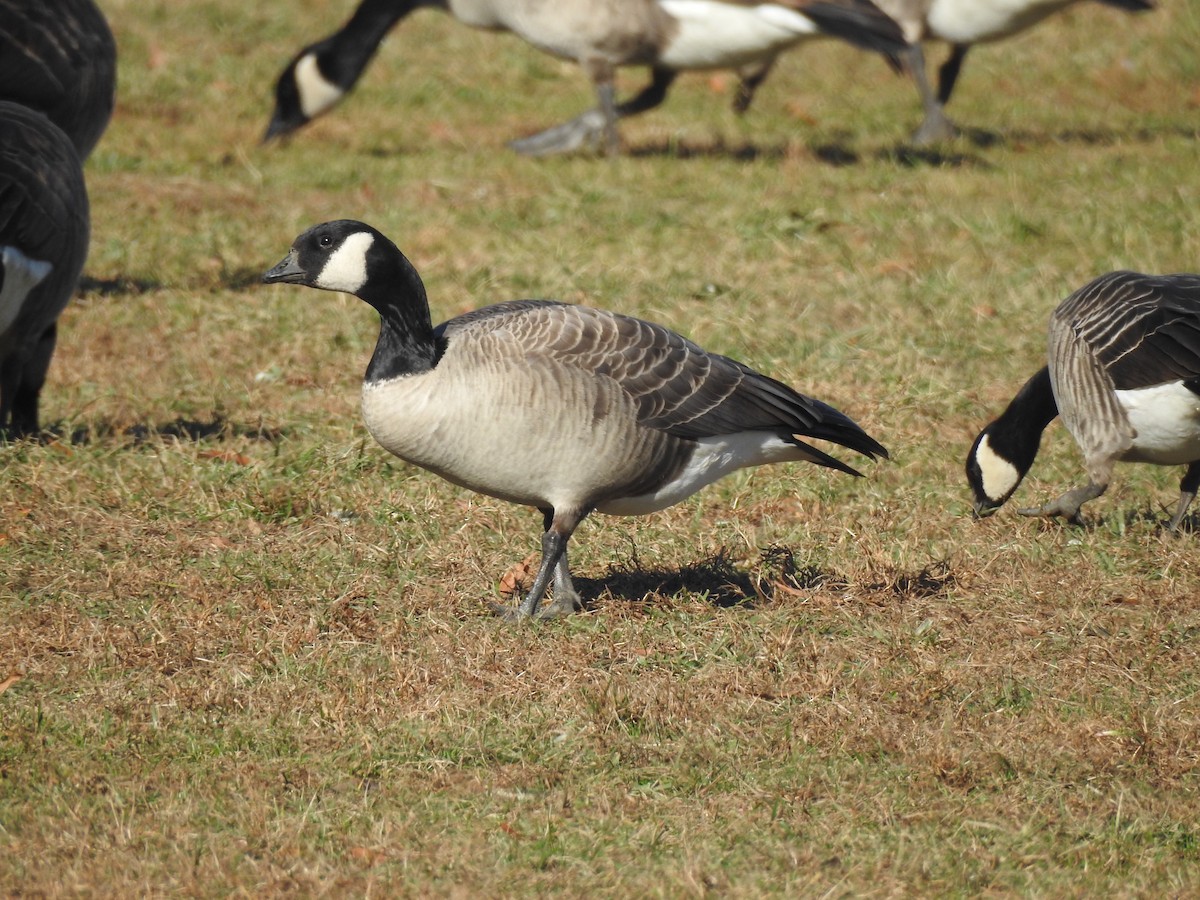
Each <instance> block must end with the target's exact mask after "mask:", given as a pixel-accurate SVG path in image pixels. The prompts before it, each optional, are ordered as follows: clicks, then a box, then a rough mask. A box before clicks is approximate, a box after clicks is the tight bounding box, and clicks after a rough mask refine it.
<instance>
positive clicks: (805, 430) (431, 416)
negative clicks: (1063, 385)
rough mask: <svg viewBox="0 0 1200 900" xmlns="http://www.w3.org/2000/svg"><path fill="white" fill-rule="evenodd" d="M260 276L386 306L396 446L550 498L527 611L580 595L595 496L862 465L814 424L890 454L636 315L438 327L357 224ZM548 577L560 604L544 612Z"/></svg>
mask: <svg viewBox="0 0 1200 900" xmlns="http://www.w3.org/2000/svg"><path fill="white" fill-rule="evenodd" d="M263 280H264V281H266V282H268V283H274V282H287V283H291V284H303V285H308V286H309V287H315V288H321V289H324V290H330V291H344V292H346V293H350V294H355V295H356V296H358V297H360V298H361V299H363V300H365V301H366V302H367V303H369V304H370V305H371V306H373V307H374V308H375V310H376V311H377V312H378V313H379V315H380V317H381V320H382V321H381V325H380V332H379V340H378V343H377V344H376V346H375V352H374V355H373V356H372V357H371V362H370V364H369V365H368V367H367V372H366V377H365V378H364V381H363V389H362V405H363V416H364V418H365V420H366V424H367V428H368V429H369V430H370V432H371V434H372V435H373V436H374V437H375V439H376V440H377V441H379V443H380V444H382V445H383V446H384V447H385V448H386V449H387V450H389V451H391V452H392V453H394V454H395V455H396V456H399V457H400V458H401V459H404V460H407V461H408V462H410V463H413V464H415V465H418V466H421V467H422V468H426V469H429V470H430V471H432V472H435V473H436V474H438V475H440V476H442V477H443V478H445V479H446V480H448V481H451V482H453V483H455V484H458V485H461V486H463V487H467V488H470V489H471V490H473V491H477V492H479V493H482V494H487V495H489V496H492V497H498V498H500V499H502V500H507V501H510V502H513V503H520V504H524V505H526V506H533V507H536V508H537V509H539V510H541V512H542V515H543V521H544V527H545V534H544V535H543V537H542V562H541V566H540V568H539V570H538V573H537V577H536V579H535V581H534V584H533V587H532V588H531V589H530V591H529V594H528V595H527V596H526V597H525V598H524V600H523V602H522V603H521V604H520V607H519V608H518V609H517V610H516V613H515V615H516V616H519V617H532V616H538V617H539V618H541V617H547V616H550V615H558V614H562V613H568V612H573V611H575V610H577V609H579V608H580V600H579V596H578V594H577V593H576V591H575V588H574V586H573V585H572V582H571V575H570V570H569V568H568V564H567V542H568V541H569V539H570V537H571V534H572V533H573V532H574V531H575V529H576V527H577V526H578V525H579V523H580V522H581V521H582V520H583V518H584V517H585V516H587V515H588V513H590V512H592V511H593V510H599V511H600V512H603V513H610V514H613V515H639V514H643V513H649V512H653V511H655V510H659V509H665V508H666V507H668V506H671V505H672V504H675V503H678V502H679V501H681V500H683V499H684V498H685V497H688V496H690V495H691V494H693V493H695V492H696V491H698V490H700V488H702V487H704V486H705V485H707V484H711V483H712V482H714V481H716V480H717V479H719V478H721V477H722V476H724V475H726V474H728V473H730V472H732V471H734V470H735V469H739V468H743V467H746V466H756V465H761V464H763V463H770V462H783V461H789V460H807V461H808V462H812V463H816V464H817V465H821V466H828V467H830V468H833V469H838V470H839V471H842V472H848V473H850V474H853V475H857V474H859V473H858V472H856V471H855V470H854V469H852V468H851V467H850V466H848V465H846V464H845V463H843V462H841V461H840V460H837V459H835V458H833V457H832V456H829V455H828V454H826V453H824V452H823V451H821V450H818V449H817V448H815V447H810V446H809V445H808V444H806V443H804V442H803V441H802V440H801V438H802V437H810V438H816V439H819V440H824V441H830V442H832V443H835V444H840V445H842V446H845V447H848V448H850V449H852V450H856V451H858V452H859V453H862V454H864V455H865V456H867V457H869V458H872V459H873V458H875V457H886V456H887V451H886V450H885V449H884V448H883V447H882V446H881V445H880V444H879V443H878V442H876V441H875V440H874V439H872V438H871V437H869V436H868V435H867V434H866V433H865V432H864V431H863V430H862V429H861V428H859V427H858V426H857V425H855V424H854V423H853V422H852V421H850V419H849V418H847V417H846V416H844V415H843V414H842V413H840V412H838V411H837V410H836V409H834V408H833V407H831V406H828V405H826V404H825V403H822V402H821V401H819V400H814V399H812V398H810V397H806V396H804V395H802V394H799V393H797V392H795V391H793V390H792V389H791V388H789V387H787V386H786V385H784V384H782V383H780V382H778V381H775V380H774V379H772V378H768V377H767V376H765V375H760V374H759V373H757V372H755V371H753V370H752V369H750V368H748V367H746V366H744V365H742V364H741V363H739V362H735V361H734V360H732V359H728V358H726V357H724V356H717V355H715V354H712V353H707V352H705V351H704V350H702V349H701V348H700V347H698V346H696V345H695V344H693V343H691V342H690V341H688V340H686V339H684V338H682V337H680V336H679V335H677V334H675V333H674V332H672V331H668V330H667V329H666V328H663V327H662V326H661V325H655V324H652V323H650V322H644V321H642V320H640V319H634V318H630V317H629V316H623V315H618V314H616V313H611V312H605V311H603V310H598V309H591V308H588V307H584V306H571V305H568V304H564V303H557V302H553V301H545V300H521V301H515V302H511V303H500V304H497V305H495V306H487V307H484V308H483V309H478V310H475V311H473V312H469V313H466V314H465V315H461V316H458V317H457V318H454V319H451V320H450V321H448V322H444V323H442V324H441V325H438V326H437V327H436V328H435V327H434V326H433V324H432V322H431V320H430V316H429V304H428V301H427V299H426V295H425V288H424V286H423V285H422V283H421V279H420V277H419V276H418V275H417V272H416V270H415V269H414V268H413V266H412V264H411V263H410V262H409V261H408V259H406V258H405V256H404V254H402V253H401V252H400V250H399V249H397V247H396V245H395V244H393V243H392V242H391V241H390V240H388V239H387V238H386V237H384V236H383V235H382V234H380V233H379V232H378V231H376V230H375V229H374V228H371V227H370V226H368V225H364V224H362V223H361V222H353V221H338V222H327V223H325V224H322V225H317V226H316V227H314V228H311V229H309V230H308V231H306V232H305V233H304V234H302V235H300V236H299V237H298V238H296V241H295V243H294V244H293V245H292V248H291V251H290V252H289V253H288V255H287V257H286V258H285V259H284V260H283V261H282V262H280V263H279V265H277V266H275V267H274V268H273V269H271V270H270V271H269V272H267V273H266V275H264V276H263ZM514 440H515V441H517V442H518V444H519V447H518V449H517V450H516V451H515V452H505V451H504V449H503V448H505V447H509V448H510V449H511V448H512V446H513V441H514ZM551 580H553V584H554V598H555V599H554V604H553V605H552V606H547V607H545V608H543V609H542V610H541V611H540V612H539V605H540V604H541V601H542V598H543V595H544V594H545V592H546V590H547V588H548V587H549V585H550V583H551Z"/></svg>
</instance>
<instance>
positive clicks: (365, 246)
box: [313, 231, 375, 294]
mask: <svg viewBox="0 0 1200 900" xmlns="http://www.w3.org/2000/svg"><path fill="white" fill-rule="evenodd" d="M373 243H375V235H373V234H371V233H370V232H369V231H356V232H354V234H352V235H350V236H349V237H347V238H346V239H345V240H344V241H342V245H341V246H340V247H338V248H337V249H336V250H334V251H333V253H331V254H330V255H329V259H328V260H326V262H325V265H324V266H323V267H322V268H321V274H320V275H318V276H317V279H316V281H314V282H313V284H314V285H315V286H316V287H319V288H323V289H325V290H327V291H342V292H344V293H347V294H356V293H358V290H359V288H361V287H362V286H363V285H364V284H366V283H367V251H368V250H370V249H371V245H372V244H373Z"/></svg>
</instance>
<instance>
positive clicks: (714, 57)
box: [659, 0, 820, 69]
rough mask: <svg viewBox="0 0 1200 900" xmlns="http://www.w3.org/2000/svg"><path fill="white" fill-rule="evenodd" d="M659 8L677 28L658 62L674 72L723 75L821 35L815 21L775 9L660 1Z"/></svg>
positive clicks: (711, 0)
mask: <svg viewBox="0 0 1200 900" xmlns="http://www.w3.org/2000/svg"><path fill="white" fill-rule="evenodd" d="M660 5H661V6H662V8H663V9H665V10H666V11H667V14H668V15H670V16H671V17H672V18H674V19H675V20H676V22H678V24H679V31H678V32H677V33H676V34H675V36H674V38H673V39H672V40H671V42H670V44H668V45H667V47H665V48H664V49H663V53H662V56H661V58H660V60H659V61H660V62H661V63H662V64H663V65H665V66H667V67H669V68H672V69H724V68H732V67H736V66H740V65H744V64H746V63H751V62H758V61H759V60H762V59H765V58H768V57H771V56H773V55H774V54H776V53H778V52H779V51H781V50H783V49H785V48H786V47H790V46H791V45H792V44H794V43H796V42H797V41H798V40H800V39H801V38H805V37H809V36H812V35H817V34H820V31H819V29H818V28H817V26H816V23H815V22H813V20H812V19H810V18H808V17H807V16H805V15H803V14H801V13H799V12H796V10H794V9H788V8H787V7H785V6H778V5H775V4H773V3H761V4H758V5H754V6H741V5H739V4H733V3H721V2H719V0H660Z"/></svg>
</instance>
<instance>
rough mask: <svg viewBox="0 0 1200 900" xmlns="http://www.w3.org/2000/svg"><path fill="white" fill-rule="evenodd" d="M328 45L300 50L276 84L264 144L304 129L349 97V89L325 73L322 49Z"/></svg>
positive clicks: (315, 45)
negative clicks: (347, 94)
mask: <svg viewBox="0 0 1200 900" xmlns="http://www.w3.org/2000/svg"><path fill="white" fill-rule="evenodd" d="M326 43H328V42H322V43H320V44H314V45H312V46H311V47H306V48H304V49H303V50H301V51H300V53H299V54H297V56H296V58H295V59H293V60H292V61H291V62H290V63H288V66H287V68H285V69H284V70H283V72H282V73H281V74H280V76H279V80H278V81H276V82H275V109H274V111H273V112H272V113H271V122H270V124H268V125H267V133H266V134H265V135H264V136H263V142H264V143H265V142H267V141H270V140H273V139H274V138H280V137H284V136H285V135H288V134H291V133H292V132H293V131H296V130H298V129H300V128H303V127H304V126H305V125H307V124H308V123H309V122H311V121H312V120H313V119H315V118H317V116H320V115H324V114H325V113H327V112H329V110H331V109H333V107H334V106H336V105H337V104H338V103H339V102H340V101H341V99H342V98H343V97H345V96H346V93H347V92H348V91H349V87H346V86H343V85H341V84H339V83H338V80H337V79H336V78H331V77H329V76H327V75H326V74H325V73H324V72H323V71H322V60H323V59H324V57H323V56H322V50H324V49H326V48H325V47H324V44H326ZM356 77H357V76H356ZM351 84H353V79H352V80H351Z"/></svg>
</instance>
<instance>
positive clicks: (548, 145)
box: [508, 69, 677, 156]
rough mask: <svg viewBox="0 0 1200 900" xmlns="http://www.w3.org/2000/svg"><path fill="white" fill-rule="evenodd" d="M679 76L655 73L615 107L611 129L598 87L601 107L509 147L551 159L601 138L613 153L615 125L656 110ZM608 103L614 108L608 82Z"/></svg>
mask: <svg viewBox="0 0 1200 900" xmlns="http://www.w3.org/2000/svg"><path fill="white" fill-rule="evenodd" d="M676 75H677V73H676V72H673V71H671V70H670V69H654V70H652V72H651V78H650V83H649V84H648V85H646V86H645V87H644V88H642V90H641V91H640V92H639V93H638V94H637V95H636V96H635V97H633V98H632V99H630V100H627V101H625V102H624V103H618V104H616V105H615V106H613V107H612V123H611V128H610V125H609V121H608V117H607V114H606V113H605V110H604V104H605V100H604V96H603V93H602V89H601V88H600V87H597V89H596V94H597V97H598V98H599V99H600V104H601V105H600V106H599V107H597V108H595V109H589V110H588V111H587V112H585V113H583V114H581V115H578V116H576V117H575V118H574V119H571V120H570V121H569V122H564V123H563V124H561V125H555V126H554V127H553V128H547V129H546V130H545V131H539V132H538V133H537V134H534V135H530V136H529V137H527V138H521V139H520V140H516V141H509V144H508V146H509V147H510V148H511V149H513V150H515V151H516V152H517V153H520V154H521V155H522V156H551V155H553V154H556V153H569V152H571V151H572V150H578V149H579V148H580V147H583V146H589V147H595V146H597V145H599V143H600V141H601V138H604V139H606V140H607V141H608V142H609V143H608V146H609V148H610V152H614V151H615V150H616V149H619V147H620V144H619V139H618V136H617V129H616V122H617V120H618V119H624V118H627V117H628V116H636V115H638V114H639V113H644V112H646V111H647V110H651V109H654V108H655V107H656V106H658V105H660V104H661V103H662V102H663V100H665V99H666V97H667V89H668V88H669V87H670V86H671V83H672V82H673V81H674V80H675V77H676ZM608 103H609V104H610V105H611V104H612V83H611V82H609V92H608Z"/></svg>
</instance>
